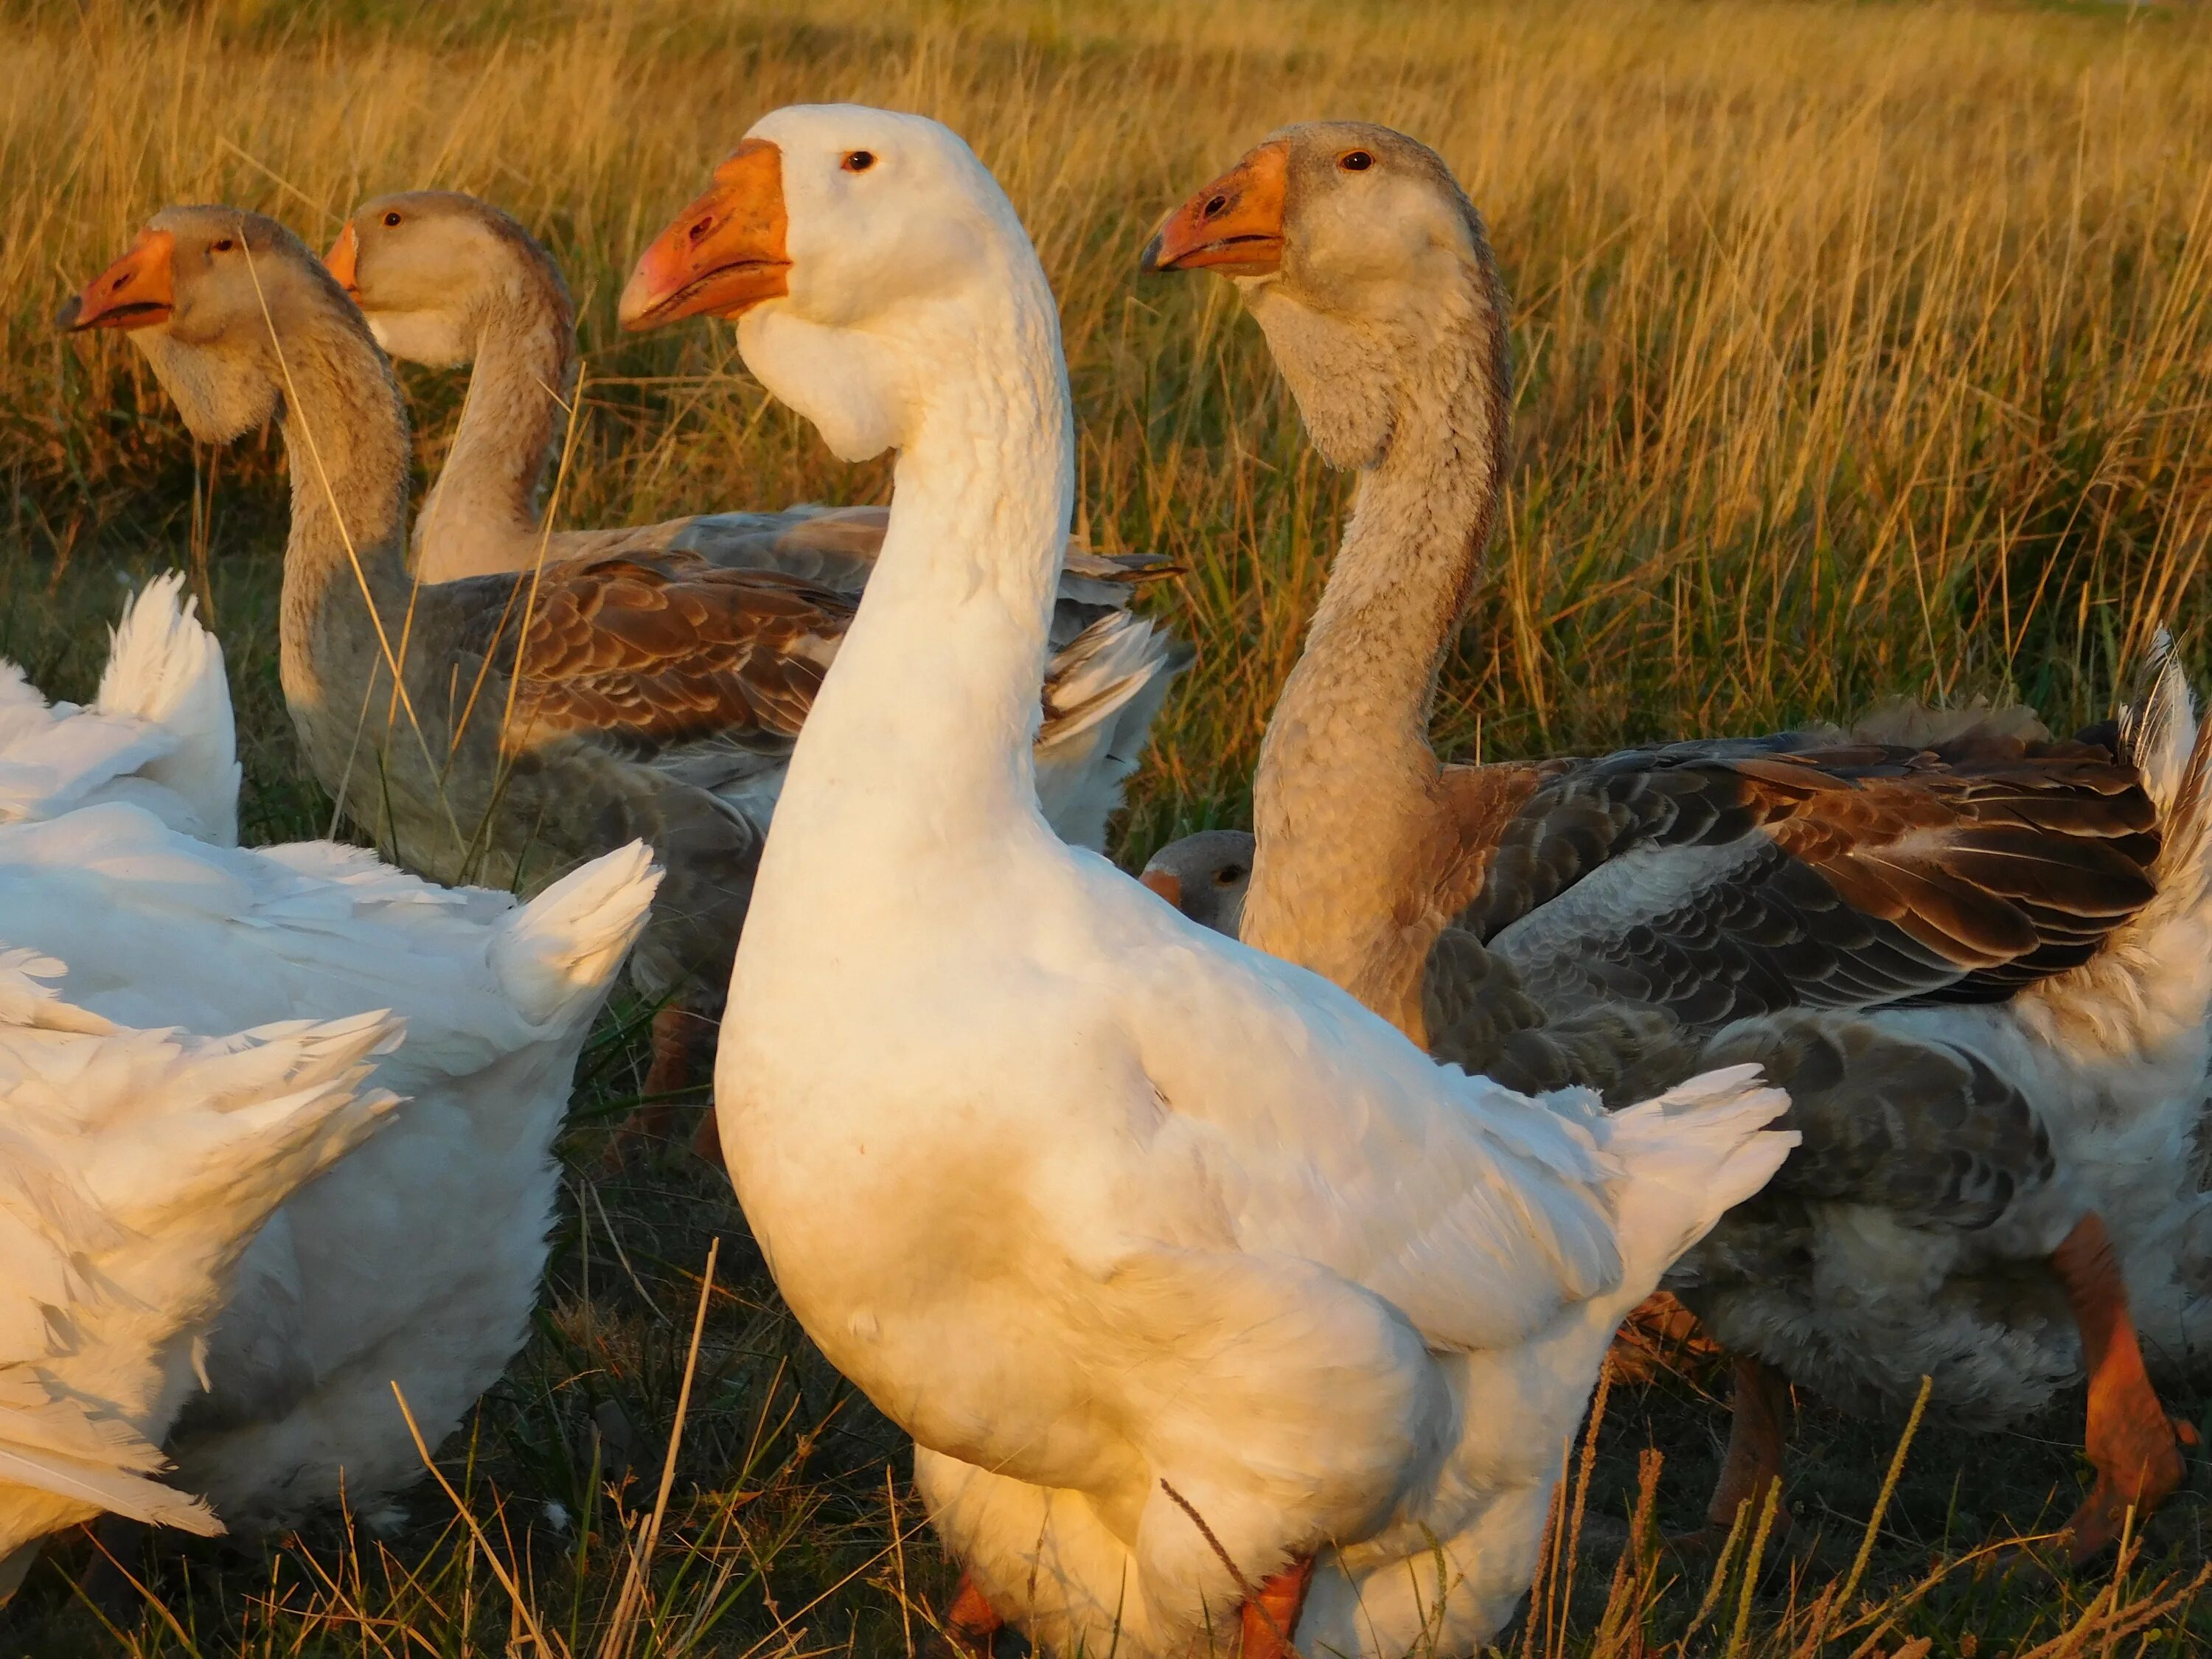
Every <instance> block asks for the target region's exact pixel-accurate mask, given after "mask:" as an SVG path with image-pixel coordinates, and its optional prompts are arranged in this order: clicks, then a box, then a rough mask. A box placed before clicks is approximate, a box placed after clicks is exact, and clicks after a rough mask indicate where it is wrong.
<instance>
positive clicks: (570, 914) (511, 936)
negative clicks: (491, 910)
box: [491, 841, 660, 1024]
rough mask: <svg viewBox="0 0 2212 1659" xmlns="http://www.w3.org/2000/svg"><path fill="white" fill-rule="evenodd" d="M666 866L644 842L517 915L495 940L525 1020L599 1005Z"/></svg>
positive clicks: (497, 963) (573, 874) (494, 950)
mask: <svg viewBox="0 0 2212 1659" xmlns="http://www.w3.org/2000/svg"><path fill="white" fill-rule="evenodd" d="M659 886H660V866H659V865H657V864H655V863H654V862H653V849H652V848H649V847H647V845H646V844H645V843H644V842H641V841H634V842H631V843H630V844H629V846H627V847H623V848H617V849H616V850H615V851H613V852H611V853H608V854H605V855H603V856H601V857H599V858H596V859H594V860H592V862H590V863H589V864H586V865H585V866H583V867H582V868H580V869H578V870H572V871H570V872H568V874H567V875H565V876H563V877H562V878H561V879H560V880H558V881H556V882H555V883H554V884H552V885H551V886H550V887H549V888H547V889H546V890H544V892H542V893H540V894H539V895H538V896H537V897H536V898H534V899H532V900H531V902H529V903H528V904H526V905H525V906H524V907H523V908H521V909H520V910H517V911H516V912H515V913H514V914H513V916H512V917H510V918H509V919H508V921H507V924H506V926H505V927H502V928H501V930H500V933H499V936H498V937H497V938H496V939H494V940H493V942H492V946H491V960H492V968H493V971H495V973H497V974H498V975H499V978H500V983H501V985H503V986H505V987H506V988H507V994H509V995H510V996H512V997H513V999H514V1000H515V1003H516V1006H518V1008H519V1009H520V1012H522V1014H523V1015H524V1017H525V1018H528V1019H530V1020H532V1022H534V1023H537V1024H544V1022H546V1021H548V1020H550V1019H551V1018H553V1017H554V1015H555V1014H556V1013H557V1012H560V1011H561V1010H562V1008H563V1007H565V1006H568V1005H570V1004H572V1003H574V1002H575V1001H576V1000H578V999H580V998H589V999H592V1000H594V1001H596V1000H597V999H598V997H599V994H600V993H601V992H602V991H604V990H605V987H606V984H607V981H609V980H611V979H612V978H613V977H614V975H615V972H616V970H617V969H619V968H620V967H621V966H622V963H623V957H626V956H628V955H629V947H630V946H631V945H633V944H635V943H636V940H637V936H638V933H639V932H640V930H641V929H642V928H643V927H644V926H645V918H646V913H647V911H648V910H650V909H651V908H652V907H653V894H654V893H655V892H656V891H658V890H659Z"/></svg>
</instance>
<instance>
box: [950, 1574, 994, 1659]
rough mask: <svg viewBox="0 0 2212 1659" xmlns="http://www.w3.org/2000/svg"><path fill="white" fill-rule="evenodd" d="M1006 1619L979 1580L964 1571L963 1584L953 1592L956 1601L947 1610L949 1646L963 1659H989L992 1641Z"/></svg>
mask: <svg viewBox="0 0 2212 1659" xmlns="http://www.w3.org/2000/svg"><path fill="white" fill-rule="evenodd" d="M1005 1623H1006V1621H1005V1620H1002V1619H1000V1617H999V1615H998V1614H997V1613H994V1612H992V1611H991V1604H990V1602H989V1601H986V1600H985V1599H984V1596H983V1592H982V1591H981V1590H979V1589H976V1588H975V1580H974V1579H973V1578H970V1577H969V1576H968V1575H967V1574H966V1573H964V1572H963V1573H962V1574H961V1575H960V1588H959V1589H957V1590H955V1591H954V1592H953V1593H952V1605H951V1607H949V1608H947V1609H946V1610H945V1647H946V1648H948V1649H949V1650H951V1651H952V1652H953V1653H956V1654H959V1655H962V1656H963V1659H988V1656H989V1654H990V1651H991V1644H992V1641H993V1639H994V1638H996V1637H997V1635H998V1633H999V1632H1000V1628H1001V1627H1002V1626H1004V1625H1005Z"/></svg>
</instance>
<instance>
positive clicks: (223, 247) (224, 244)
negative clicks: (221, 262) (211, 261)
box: [210, 236, 238, 253]
mask: <svg viewBox="0 0 2212 1659" xmlns="http://www.w3.org/2000/svg"><path fill="white" fill-rule="evenodd" d="M236 246H238V244H237V243H236V242H234V241H233V240H231V239H230V238H229V237H228V236H226V237H224V238H223V239H222V240H221V241H219V242H216V244H215V245H214V246H213V247H212V248H211V249H210V252H216V253H228V252H230V251H231V249H233V248H234V247H236Z"/></svg>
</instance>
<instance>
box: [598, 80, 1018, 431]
mask: <svg viewBox="0 0 2212 1659" xmlns="http://www.w3.org/2000/svg"><path fill="white" fill-rule="evenodd" d="M694 316H714V317H727V318H734V319H737V324H738V348H739V349H740V350H741V351H743V353H744V359H745V363H746V366H747V367H748V368H750V369H751V370H752V372H753V373H754V374H756V375H757V376H758V377H759V379H760V380H761V381H762V383H763V385H765V386H767V387H768V389H769V392H772V393H773V394H774V395H775V397H776V398H780V399H781V400H782V401H783V402H784V403H787V404H790V405H791V406H792V407H793V409H795V410H798V411H799V413H800V414H801V415H803V416H805V417H806V418H807V419H808V420H810V421H811V422H813V423H814V424H815V425H816V427H817V428H819V429H820V430H821V433H822V435H823V440H824V441H826V442H827V443H828V444H829V447H830V448H831V449H833V450H835V451H836V453H837V454H839V455H840V456H842V458H844V459H847V460H855V461H857V460H865V459H868V458H869V457H870V456H872V455H876V454H878V453H882V452H883V451H884V450H885V449H890V448H899V447H905V446H906V445H907V444H908V442H909V441H910V439H911V437H912V435H913V434H914V432H915V429H916V428H917V425H918V423H919V422H920V421H921V419H922V417H923V416H925V415H926V414H927V412H928V410H929V409H930V407H931V405H932V402H933V399H934V398H938V397H939V395H940V393H941V392H942V391H943V388H944V387H945V385H946V383H947V382H948V381H950V380H960V379H963V378H966V377H969V376H971V375H972V374H974V373H975V369H976V367H977V366H976V364H975V342H976V340H977V339H978V338H979V337H981V338H984V339H994V338H995V339H999V340H1002V341H1003V342H1004V344H1005V353H1004V361H1005V364H1006V372H1007V374H1009V375H1012V374H1014V373H1016V371H1017V369H1018V365H1019V363H1020V362H1030V363H1035V362H1045V361H1049V362H1050V363H1052V364H1053V365H1054V366H1055V372H1057V370H1056V365H1057V363H1058V361H1059V357H1058V346H1059V339H1058V322H1057V313H1056V312H1055V311H1054V307H1053V302H1052V295H1051V290H1050V289H1049V288H1048V286H1047V285H1046V283H1045V280H1044V274H1043V271H1042V269H1041V268H1040V267H1039V266H1038V264H1037V261H1036V253H1035V252H1034V250H1032V249H1031V247H1030V243H1029V238H1028V236H1027V234H1025V233H1024V231H1023V229H1022V225H1021V221H1020V219H1019V218H1018V216H1016V215H1015V213H1014V210H1013V207H1012V204H1010V203H1009V202H1008V201H1007V200H1006V195H1005V193H1004V192H1003V191H1001V190H1000V188H999V185H998V182H997V181H996V180H995V179H993V178H992V177H991V175H990V173H988V172H987V170H986V169H985V168H984V167H983V165H982V163H981V162H980V161H977V160H976V159H975V153H974V152H973V151H972V150H970V149H969V148H968V146H967V144H966V143H964V142H963V141H962V139H961V138H960V137H959V136H958V135H957V134H956V133H954V132H952V131H951V130H950V129H948V128H946V127H944V126H942V125H939V124H938V123H937V122H935V121H932V120H929V119H927V118H924V117H921V116H918V115H905V114H898V113H894V112H890V111H888V110H878V109H869V108H865V107H862V106H856V105H848V104H817V105H795V106H790V107H787V108H785V109H780V110H777V111H775V112H773V113H771V114H769V115H768V116H766V117H764V118H762V119H761V120H760V121H759V122H758V123H757V125H755V126H754V127H753V129H752V131H750V132H749V133H748V134H747V135H746V136H745V139H744V143H741V144H739V145H738V148H737V149H736V150H735V151H733V152H732V154H731V155H730V156H729V158H728V159H727V160H726V161H724V162H723V163H722V164H721V166H720V167H718V168H716V169H715V172H714V184H713V185H712V186H711V187H710V188H709V189H708V191H707V192H706V193H705V194H704V195H702V196H701V197H699V198H698V199H697V200H696V201H694V202H693V203H692V204H690V206H689V207H687V208H686V209H684V211H683V213H682V214H681V215H680V216H678V218H677V219H676V220H675V222H673V223H671V225H670V226H669V227H668V228H667V229H666V230H665V231H664V232H662V234H660V236H659V239H658V240H655V241H654V242H653V246H650V247H649V248H647V250H646V251H645V253H644V254H643V255H642V256H641V258H639V260H638V262H637V267H636V270H635V272H634V274H633V275H632V276H631V277H630V279H629V285H628V286H627V287H626V288H625V289H623V296H622V305H621V317H622V321H623V326H624V327H626V328H630V329H635V330H643V329H651V328H658V327H659V326H661V325H664V324H666V323H670V322H673V321H675V320H677V319H679V318H684V317H694Z"/></svg>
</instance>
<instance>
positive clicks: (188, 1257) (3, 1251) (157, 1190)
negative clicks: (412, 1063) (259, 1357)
mask: <svg viewBox="0 0 2212 1659" xmlns="http://www.w3.org/2000/svg"><path fill="white" fill-rule="evenodd" d="M63 973H64V969H63V966H62V964H61V963H59V962H57V961H55V960H53V959H52V958H51V957H41V956H40V955H39V954H38V953H36V952H34V951H27V950H23V949H21V948H0V1103H4V1110H0V1578H4V1577H5V1576H6V1566H5V1563H4V1558H6V1557H8V1556H9V1554H10V1553H11V1552H13V1551H15V1550H16V1549H17V1548H19V1547H22V1546H25V1545H27V1544H28V1543H29V1542H31V1541H33V1540H35V1539H37V1538H38V1537H40V1536H41V1535H43V1534H46V1533H48V1532H52V1531H53V1530H55V1529H57V1528H60V1527H64V1526H66V1525H69V1524H70V1523H71V1522H77V1521H82V1520H86V1519H88V1518H90V1517H91V1516H94V1515H95V1514H97V1513H99V1512H100V1510H117V1511H118V1512H120V1513H123V1514H125V1515H130V1516H136V1517H137V1518H139V1519H142V1520H148V1521H157V1522H166V1523H168V1524H172V1525H177V1526H182V1527H185V1528H189V1529H191V1530H192V1531H196V1532H203V1533H206V1532H216V1531H219V1530H221V1528H220V1527H219V1526H218V1525H217V1524H216V1520H215V1517H214V1516H212V1515H210V1513H209V1512H208V1510H206V1508H205V1507H204V1505H203V1504H199V1503H198V1502H197V1500H194V1499H189V1498H185V1496H184V1495H183V1494H182V1493H180V1492H178V1491H176V1490H174V1489H173V1488H171V1487H168V1486H163V1485H161V1483H160V1482H159V1481H158V1480H156V1479H155V1476H156V1475H157V1474H159V1472H160V1471H161V1468H162V1467H163V1463H162V1459H161V1453H160V1452H159V1450H158V1449H156V1445H155V1443H156V1442H157V1441H158V1440H159V1439H160V1438H161V1436H162V1434H163V1433H164V1432H165V1431H166V1430H167V1427H168V1425H169V1423H170V1422H171V1420H172V1419H173V1418H174V1416H175V1415H176V1413H177V1411H178V1409H179V1407H180V1406H181V1405H182V1404H183V1403H184V1401H185V1400H186V1399H187V1398H188V1397H190V1395H191V1394H192V1393H193V1392H195V1391H196V1390H197V1388H198V1383H197V1380H196V1378H195V1376H194V1374H193V1372H194V1366H193V1360H194V1357H195V1355H196V1352H197V1347H198V1345H199V1343H200V1341H201V1340H203V1339H204V1336H205V1334H206V1332H207V1329H208V1328H209V1326H210V1322H212V1321H213V1320H214V1319H215V1318H216V1316H217V1315H218V1312H219V1310H221V1308H222V1301H223V1295H224V1291H225V1287H226V1285H227V1283H228V1279H229V1275H230V1271H231V1268H232V1267H233V1265H234V1263H235V1262H236V1261H238V1259H239V1256H240V1252H241V1251H242V1250H243V1249H246V1244H247V1241H248V1240H249V1239H250V1238H251V1237H252V1236H253V1233H254V1231H255V1229H256V1228H258V1226H260V1225H261V1223H262V1221H263V1218H264V1217H266V1216H267V1215H268V1214H269V1213H270V1212H271V1210H272V1209H274V1208H275V1207H276V1205H277V1204H278V1203H280V1202H281V1201H282V1200H283V1199H284V1198H285V1197H286V1196H287V1195H288V1194H290V1193H292V1191H293V1190H294V1189H295V1188H296V1187H297V1186H298V1185H299V1184H300V1183H301V1182H302V1181H305V1180H307V1179H309V1178H311V1177H312V1176H313V1175H314V1174H315V1173H316V1172H317V1171H318V1170H323V1169H325V1167H327V1166H328V1165H329V1164H331V1163H332V1161H333V1160H335V1159H337V1158H340V1156H341V1155H342V1154H344V1153H345V1152H347V1151H348V1149H349V1148H352V1147H356V1146H357V1145H358V1144H359V1143H360V1142H361V1141H362V1139H363V1138H364V1137H366V1136H368V1134H369V1133H371V1131H372V1130H374V1128H375V1127H378V1125H379V1123H380V1121H385V1120H386V1117H387V1115H388V1114H389V1112H390V1111H391V1109H392V1107H393V1105H394V1104H395V1102H394V1099H393V1097H392V1095H391V1094H390V1093H389V1092H387V1091H381V1090H378V1089H375V1088H374V1087H371V1086H368V1081H367V1079H368V1073H369V1070H370V1066H371V1062H372V1058H373V1055H374V1053H375V1052H376V1051H378V1050H380V1049H388V1048H390V1047H391V1046H392V1043H393V1042H396V1041H397V1040H398V1025H397V1024H396V1022H394V1021H392V1020H391V1019H390V1018H388V1017H386V1016H385V1015H382V1014H380V1013H374V1012H362V1013H356V1014H355V1015H353V1016H351V1017H350V1018H344V1019H339V1020H332V1021H326V1022H322V1023H319V1024H318V1023H310V1022H307V1021H299V1020H293V1021H285V1022H282V1023H278V1024H267V1025H264V1026H261V1027H259V1028H258V1029H256V1030H249V1031H246V1032H242V1033H240V1034H239V1035H237V1036H190V1035H185V1034H182V1033H179V1032H175V1031H169V1030H153V1031H146V1030H131V1029H130V1028H129V1027H127V1026H125V1025H120V1024H115V1023H114V1022H112V1021H110V1020H107V1019H105V1018H101V1017H100V1016H99V1015H98V1014H96V1013H94V1012H92V1011H91V1010H89V1009H88V1008H84V1007H82V1006H77V1005H76V1004H74V1003H70V1002H64V1001H63V1000H61V998H60V997H59V996H58V995H57V994H56V993H55V991H54V988H53V985H52V981H57V980H59V979H60V978H61V977H62V975H63ZM6 1588H12V1586H0V1599H4V1589H6Z"/></svg>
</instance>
